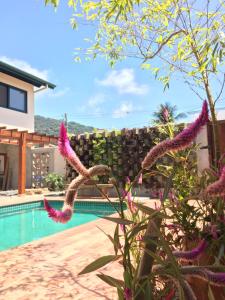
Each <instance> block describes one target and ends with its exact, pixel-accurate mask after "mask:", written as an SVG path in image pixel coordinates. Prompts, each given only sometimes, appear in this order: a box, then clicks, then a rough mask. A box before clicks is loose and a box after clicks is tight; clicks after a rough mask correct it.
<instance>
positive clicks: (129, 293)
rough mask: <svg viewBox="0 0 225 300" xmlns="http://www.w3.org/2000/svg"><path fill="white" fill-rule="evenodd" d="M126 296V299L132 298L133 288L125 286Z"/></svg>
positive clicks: (130, 299)
mask: <svg viewBox="0 0 225 300" xmlns="http://www.w3.org/2000/svg"><path fill="white" fill-rule="evenodd" d="M124 297H125V300H132V290H131V289H130V288H127V287H126V288H125V289H124Z"/></svg>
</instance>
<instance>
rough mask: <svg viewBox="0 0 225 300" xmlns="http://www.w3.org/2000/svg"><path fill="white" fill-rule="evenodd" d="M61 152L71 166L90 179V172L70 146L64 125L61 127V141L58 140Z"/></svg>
mask: <svg viewBox="0 0 225 300" xmlns="http://www.w3.org/2000/svg"><path fill="white" fill-rule="evenodd" d="M58 148H59V152H60V153H61V155H62V156H63V157H65V159H66V160H67V161H68V162H69V163H70V164H71V166H72V167H73V168H74V169H75V170H76V171H77V172H78V173H79V174H81V175H83V176H85V177H88V176H89V175H88V170H87V169H86V168H85V166H84V165H83V164H82V162H81V161H80V159H79V158H78V156H77V155H76V153H75V152H74V151H73V149H72V148H71V146H70V141H69V139H68V136H67V131H66V127H65V125H64V123H62V124H61V126H60V133H59V140H58Z"/></svg>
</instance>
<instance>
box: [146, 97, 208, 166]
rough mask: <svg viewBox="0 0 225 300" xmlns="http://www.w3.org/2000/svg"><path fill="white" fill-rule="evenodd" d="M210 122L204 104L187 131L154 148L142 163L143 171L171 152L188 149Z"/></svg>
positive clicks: (205, 103)
mask: <svg viewBox="0 0 225 300" xmlns="http://www.w3.org/2000/svg"><path fill="white" fill-rule="evenodd" d="M207 121H208V106H207V102H206V101H204V102H203V106H202V111H201V114H200V115H199V117H198V118H197V119H196V120H195V122H193V123H192V124H191V125H189V126H188V127H187V128H186V129H184V130H183V131H181V132H180V133H179V134H178V135H177V136H175V137H174V138H173V139H172V140H165V141H162V142H161V143H159V144H158V145H156V146H154V147H153V148H152V149H151V150H150V151H149V152H148V153H147V155H146V157H145V159H144V161H143V162H142V168H143V169H149V168H150V167H151V166H152V165H153V164H154V163H155V162H156V161H157V159H158V158H160V157H162V156H163V155H165V154H166V153H167V152H169V151H179V150H182V149H185V148H186V147H188V146H189V145H190V144H191V143H192V142H193V140H194V139H195V138H196V136H197V135H198V133H199V131H200V130H201V128H202V126H204V125H205V124H206V123H207Z"/></svg>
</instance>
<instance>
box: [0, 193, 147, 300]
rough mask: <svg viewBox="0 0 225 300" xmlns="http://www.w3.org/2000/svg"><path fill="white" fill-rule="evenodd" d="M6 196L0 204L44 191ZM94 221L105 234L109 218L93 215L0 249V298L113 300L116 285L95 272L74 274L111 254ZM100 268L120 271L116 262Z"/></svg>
mask: <svg viewBox="0 0 225 300" xmlns="http://www.w3.org/2000/svg"><path fill="white" fill-rule="evenodd" d="M10 198H11V199H6V200H0V201H1V205H9V204H14V203H20V202H23V203H25V202H30V201H36V200H40V199H43V195H35V196H32V197H31V196H26V197H25V198H19V199H18V197H10ZM20 199H21V201H20ZM48 199H50V198H48ZM53 199H54V200H60V199H61V200H62V199H63V198H62V197H60V198H59V197H57V198H56V197H53ZM93 200H96V199H93ZM143 200H144V199H143ZM82 201H83V199H82ZM88 201H90V199H88ZM3 202H4V203H5V204H4V203H3ZM28 226H29V224H28ZM97 226H98V227H101V228H102V229H104V231H105V232H107V233H109V234H110V233H111V234H112V233H113V230H114V227H115V225H114V224H113V223H112V222H108V221H106V220H97V221H93V222H90V223H88V224H84V225H81V226H79V227H76V228H72V229H68V230H66V231H64V232H61V233H58V234H56V235H52V236H49V237H46V238H43V239H41V240H39V241H36V242H32V243H29V244H26V245H23V246H20V247H17V248H14V249H10V250H7V251H4V252H1V255H0V300H6V299H13V300H33V299H34V300H36V299H37V300H50V299H51V300H53V299H54V300H55V299H62V300H67V299H75V300H84V299H85V300H95V299H96V300H97V299H99V300H101V299H105V300H114V299H115V300H116V299H117V296H116V291H115V289H114V288H111V287H109V286H108V285H106V284H105V283H104V282H102V281H101V280H100V279H98V277H97V276H96V275H95V274H96V273H90V274H87V275H82V276H78V273H79V272H80V271H81V270H82V269H83V268H84V267H85V266H86V265H87V264H89V263H90V262H92V261H93V260H94V259H96V258H98V257H101V256H102V255H108V254H114V252H113V248H112V247H111V244H110V242H109V241H108V238H107V237H106V236H105V235H104V234H103V233H102V232H101V231H100V230H99V229H98V228H97ZM101 271H102V272H104V273H106V274H109V275H110V276H115V277H117V278H120V277H121V274H122V273H121V272H122V270H121V265H119V264H118V263H113V264H109V265H108V266H106V267H103V268H102V269H101Z"/></svg>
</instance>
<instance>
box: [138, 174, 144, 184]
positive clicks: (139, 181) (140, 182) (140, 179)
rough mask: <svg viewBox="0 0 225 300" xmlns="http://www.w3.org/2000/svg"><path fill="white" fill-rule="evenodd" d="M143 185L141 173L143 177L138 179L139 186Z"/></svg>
mask: <svg viewBox="0 0 225 300" xmlns="http://www.w3.org/2000/svg"><path fill="white" fill-rule="evenodd" d="M142 183H143V175H142V173H141V175H140V176H139V178H138V184H142Z"/></svg>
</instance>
